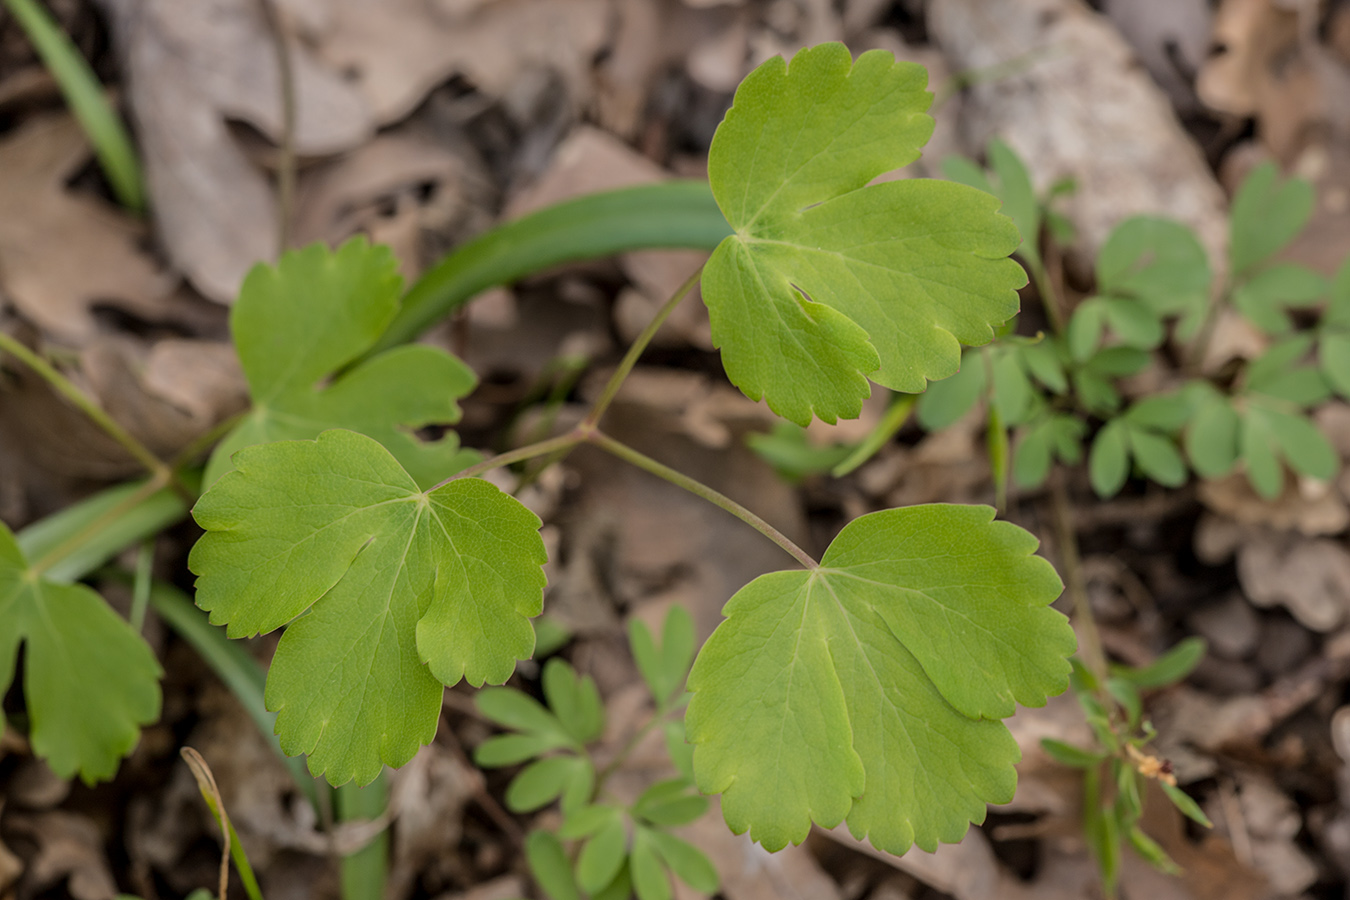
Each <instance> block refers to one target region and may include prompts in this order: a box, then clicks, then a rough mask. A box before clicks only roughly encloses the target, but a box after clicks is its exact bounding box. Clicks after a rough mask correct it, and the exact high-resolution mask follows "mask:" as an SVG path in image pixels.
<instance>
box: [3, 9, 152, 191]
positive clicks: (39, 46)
mask: <svg viewBox="0 0 1350 900" xmlns="http://www.w3.org/2000/svg"><path fill="white" fill-rule="evenodd" d="M4 3H5V7H6V8H7V9H8V10H9V11H10V14H11V15H13V16H14V18H15V20H16V21H18V23H19V25H20V26H22V27H23V30H24V33H25V34H26V35H28V40H30V41H32V43H33V48H34V49H35V50H37V52H38V55H39V56H41V57H42V61H43V62H44V63H45V64H46V66H47V69H48V70H49V71H50V72H51V73H52V77H53V78H55V79H56V83H57V84H58V85H60V86H61V93H63V94H64V95H65V98H66V103H67V104H68V105H69V106H70V111H71V112H72V113H74V114H75V118H76V119H78V120H79V122H80V125H81V126H82V127H83V128H84V133H85V134H86V135H88V137H89V142H90V143H91V144H93V145H94V152H95V153H96V154H97V155H98V161H99V165H101V166H102V167H103V172H104V174H105V175H107V176H108V184H109V185H110V186H111V187H112V189H113V193H114V194H116V195H117V199H118V201H119V202H120V203H121V204H122V205H123V206H125V207H126V208H127V209H129V210H131V211H132V212H135V213H137V214H140V213H143V212H145V180H144V179H143V178H142V176H141V165H140V162H139V161H138V160H137V158H136V150H135V147H133V146H132V143H131V138H130V137H129V136H128V135H127V131H126V129H125V128H124V127H123V126H122V120H121V119H119V118H118V116H117V113H116V112H115V111H114V110H113V108H112V104H110V103H109V102H108V97H107V94H106V93H105V92H104V90H103V85H101V84H99V81H98V78H97V77H96V76H95V75H94V71H93V69H91V68H89V63H87V62H85V59H84V57H83V56H81V55H80V51H79V50H78V49H76V47H75V45H74V44H73V43H71V41H70V38H68V37H66V35H65V33H64V32H63V31H61V29H60V27H58V26H57V24H56V22H55V21H54V20H53V19H52V17H51V16H50V15H49V14H48V13H47V11H46V10H44V9H43V8H42V7H41V6H40V5H38V3H37V2H36V0H4Z"/></svg>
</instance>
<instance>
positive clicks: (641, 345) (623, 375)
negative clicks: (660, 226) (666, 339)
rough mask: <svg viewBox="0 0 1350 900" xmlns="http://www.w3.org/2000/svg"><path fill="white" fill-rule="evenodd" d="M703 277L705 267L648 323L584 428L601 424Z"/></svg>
mask: <svg viewBox="0 0 1350 900" xmlns="http://www.w3.org/2000/svg"><path fill="white" fill-rule="evenodd" d="M702 276H703V267H702V266H699V267H698V270H697V271H696V272H694V274H692V275H690V276H689V277H688V278H687V279H685V282H684V284H682V285H680V286H679V287H678V288H676V289H675V293H673V294H671V295H670V299H669V300H667V301H666V302H665V304H664V305H663V306H662V307H661V309H660V310H659V311H658V312H657V313H656V316H655V317H654V318H653V319H652V320H651V321H650V322H648V323H647V327H646V328H644V329H642V333H641V334H639V335H638V336H637V337H636V338H635V339H634V340H633V344H632V346H630V347H629V348H628V352H627V353H625V354H624V356H623V359H622V360H621V361H620V362H619V367H618V368H617V369H615V370H614V374H613V375H611V376H609V381H607V382H606V383H605V388H604V390H603V391H601V392H600V399H599V400H596V401H595V406H593V407H591V411H590V412H589V413H587V415H586V419H585V421H584V422H583V423H582V424H583V427H591V428H594V427H595V426H597V425H599V424H600V418H601V416H603V415H604V414H605V410H607V409H609V405H610V404H611V403H613V402H614V398H615V397H617V396H618V394H619V388H621V387H623V383H624V380H625V379H627V378H628V373H629V372H632V371H633V366H635V365H637V361H638V357H640V356H641V355H642V351H644V350H646V349H647V345H648V344H650V343H651V342H652V338H654V337H656V332H658V331H660V330H661V326H662V325H664V324H665V322H666V319H668V318H670V314H671V313H673V312H674V311H675V307H677V306H679V305H680V301H681V300H683V299H684V298H685V295H686V294H688V293H689V292H690V291H691V290H693V289H694V285H696V284H698V280H699V278H701V277H702Z"/></svg>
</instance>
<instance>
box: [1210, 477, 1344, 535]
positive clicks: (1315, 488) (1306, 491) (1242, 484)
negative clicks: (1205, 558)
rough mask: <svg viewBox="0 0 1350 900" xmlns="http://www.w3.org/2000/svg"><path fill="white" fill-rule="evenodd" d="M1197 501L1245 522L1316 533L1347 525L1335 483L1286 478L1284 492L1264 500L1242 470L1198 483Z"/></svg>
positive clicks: (1327, 532)
mask: <svg viewBox="0 0 1350 900" xmlns="http://www.w3.org/2000/svg"><path fill="white" fill-rule="evenodd" d="M1196 494H1197V496H1199V498H1200V501H1201V502H1202V503H1204V505H1205V506H1206V507H1208V508H1209V509H1211V510H1213V511H1214V512H1216V513H1220V514H1221V515H1223V516H1225V517H1228V518H1230V519H1234V520H1236V521H1238V522H1241V523H1243V524H1246V525H1265V526H1269V527H1270V528H1273V529H1275V530H1277V531H1291V530H1296V531H1298V532H1299V533H1301V534H1305V535H1309V536H1316V535H1324V534H1340V533H1341V532H1342V531H1344V530H1345V528H1346V526H1347V525H1350V507H1347V505H1346V501H1345V496H1344V494H1343V492H1342V490H1341V488H1340V487H1339V485H1335V484H1332V485H1328V484H1325V483H1323V482H1314V481H1307V480H1299V481H1294V480H1293V479H1287V480H1286V483H1285V488H1284V492H1283V493H1282V494H1280V496H1279V497H1277V498H1276V499H1275V500H1267V499H1265V498H1264V497H1262V496H1261V495H1259V494H1257V493H1256V491H1255V490H1253V489H1252V486H1251V482H1250V481H1248V480H1247V475H1246V473H1245V472H1237V473H1234V474H1232V475H1228V476H1225V477H1223V478H1216V479H1211V480H1206V481H1202V482H1200V486H1199V488H1198V489H1197V491H1196Z"/></svg>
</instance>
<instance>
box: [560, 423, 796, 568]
mask: <svg viewBox="0 0 1350 900" xmlns="http://www.w3.org/2000/svg"><path fill="white" fill-rule="evenodd" d="M585 440H586V442H587V443H589V444H593V445H595V446H596V447H599V448H600V449H601V450H604V451H605V452H607V453H611V454H613V455H614V456H617V457H619V459H622V460H624V461H625V462H629V463H632V464H633V465H635V466H637V467H638V468H639V469H642V470H643V471H645V472H650V473H651V474H653V475H655V476H656V477H657V478H662V479H664V480H666V481H669V482H670V483H671V484H673V485H675V486H676V487H680V488H684V489H685V490H686V491H688V492H689V493H691V494H693V495H694V496H696V497H702V498H703V499H704V500H707V501H708V502H709V503H711V504H712V505H713V506H717V507H720V508H722V509H724V510H726V511H727V512H729V513H731V514H732V515H733V516H735V517H736V518H738V519H740V520H741V521H742V522H744V523H745V524H747V525H749V526H750V527H751V528H753V529H755V530H756V531H758V532H759V533H760V534H762V535H764V536H765V537H766V538H768V539H769V540H771V541H773V542H774V543H775V544H777V545H778V546H779V547H781V548H782V549H783V551H784V552H786V553H787V554H788V555H789V556H791V557H792V558H793V559H795V560H797V562H799V563H801V564H802V565H803V566H805V567H806V568H807V569H818V568H820V563H818V562H816V561H815V560H814V559H812V558H811V556H810V555H809V554H808V553H807V552H806V551H805V550H803V549H802V548H801V547H798V546H797V545H796V544H794V543H793V542H792V541H791V540H789V539H788V537H787V536H786V535H785V534H783V533H782V532H781V531H779V530H778V529H777V528H774V527H773V526H772V525H770V524H769V523H768V522H766V521H764V520H763V519H761V518H760V517H759V516H757V515H755V514H754V513H752V512H751V511H750V510H748V509H746V508H745V507H744V506H741V505H740V504H739V503H737V502H736V501H735V500H732V499H731V498H730V497H728V496H726V495H725V494H722V493H720V492H718V491H715V490H713V489H712V488H710V487H708V486H707V485H706V484H704V483H703V482H701V481H697V480H695V479H693V478H690V477H689V476H688V475H685V474H684V473H683V472H678V471H676V470H675V469H672V468H671V467H670V466H667V465H665V464H664V463H659V462H657V461H656V460H654V459H652V458H651V457H650V456H646V455H645V454H643V453H640V452H638V451H637V450H635V449H633V448H632V447H630V446H628V445H627V444H624V443H621V442H620V441H616V440H615V439H614V438H612V437H610V436H609V435H607V434H604V433H602V432H600V431H594V430H591V431H587V432H585Z"/></svg>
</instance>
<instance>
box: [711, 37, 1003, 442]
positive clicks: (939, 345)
mask: <svg viewBox="0 0 1350 900" xmlns="http://www.w3.org/2000/svg"><path fill="white" fill-rule="evenodd" d="M925 82H926V75H925V74H924V72H923V70H922V68H920V67H918V66H915V65H913V64H909V63H897V62H896V61H895V60H894V58H893V57H892V56H891V55H890V54H888V53H884V52H877V51H872V52H869V53H865V54H863V55H862V56H861V57H859V59H858V61H857V62H856V63H854V62H853V61H852V59H851V57H850V56H849V53H848V51H847V49H846V48H844V47H843V46H842V45H840V44H825V45H821V46H819V47H814V48H810V49H807V50H803V51H801V52H800V53H798V54H797V55H796V56H795V57H794V58H793V60H792V62H791V63H790V64H788V63H785V62H784V61H783V60H782V59H780V58H775V59H772V60H770V61H768V62H767V63H765V64H764V65H762V66H761V67H760V68H758V69H756V70H755V72H753V73H751V75H750V76H749V77H747V79H746V80H745V82H744V83H742V85H741V87H740V89H739V90H738V91H737V94H736V102H735V104H733V106H732V108H731V110H730V111H729V112H728V114H727V118H726V120H725V121H724V122H723V123H722V125H721V126H720V127H719V129H718V132H717V136H716V137H715V138H714V142H713V148H712V151H711V155H710V158H709V181H710V182H711V184H712V188H713V194H714V196H715V197H716V199H717V201H718V204H719V206H720V207H721V208H722V211H723V213H724V214H725V215H726V217H727V220H728V222H730V224H731V225H732V227H733V228H734V229H736V234H734V235H733V236H731V237H728V238H727V239H725V240H724V241H723V243H722V244H721V245H720V246H719V248H718V250H717V251H716V252H714V254H713V256H712V258H711V259H710V260H709V262H708V265H707V266H706V267H705V269H704V276H703V277H704V297H705V299H706V301H707V303H708V309H709V315H710V318H711V320H712V331H713V342H714V344H715V345H716V346H718V347H719V348H721V350H722V353H723V363H724V365H725V366H726V369H727V373H728V375H729V376H730V377H731V379H732V381H733V382H734V383H735V384H736V385H737V386H738V387H740V388H741V390H742V391H744V392H745V393H746V394H747V395H748V396H750V397H752V398H754V399H759V398H761V397H763V398H766V399H767V401H768V403H769V406H770V408H772V409H773V410H774V411H776V412H778V413H779V414H780V415H782V416H784V417H785V418H788V419H791V420H793V421H795V422H797V423H799V424H802V425H805V424H807V423H808V422H809V421H810V419H811V417H812V416H813V415H814V416H816V417H819V418H821V419H823V420H825V421H827V422H833V421H835V420H836V419H837V418H839V417H841V416H842V417H845V418H849V417H855V416H857V415H858V413H859V411H860V409H861V403H862V400H863V398H865V397H866V396H867V395H868V392H869V388H868V385H867V379H868V378H871V379H872V380H873V381H875V382H877V383H878V384H881V385H884V386H886V387H889V388H892V389H895V390H900V391H905V392H911V393H914V392H919V391H922V390H923V389H924V387H925V385H926V382H927V380H928V379H939V378H944V377H946V376H948V375H950V374H952V373H953V372H954V371H955V370H956V367H957V364H958V362H959V359H960V347H959V342H965V343H968V344H979V343H985V342H987V341H988V340H990V339H991V338H992V337H993V330H992V326H993V325H994V324H998V323H1001V322H1003V321H1005V320H1007V319H1008V318H1010V317H1011V316H1012V315H1013V314H1014V313H1015V312H1016V311H1017V298H1016V296H1015V293H1014V292H1015V290H1016V288H1018V287H1020V286H1021V285H1022V284H1024V283H1025V280H1026V277H1025V274H1024V273H1023V272H1022V270H1021V268H1020V267H1019V266H1018V265H1017V264H1016V263H1014V262H1012V261H1011V260H1008V259H1007V258H1006V257H1007V256H1008V255H1009V254H1010V253H1012V252H1013V251H1014V250H1015V249H1016V248H1017V245H1018V241H1019V237H1018V234H1017V229H1016V227H1015V226H1014V225H1013V224H1012V222H1011V221H1010V220H1008V219H1007V218H1006V217H1003V216H998V215H996V214H995V211H996V208H997V205H998V201H997V200H995V199H994V198H992V197H990V196H988V195H987V194H983V193H981V192H979V191H976V190H973V189H971V188H968V187H966V186H964V185H958V184H951V183H948V182H927V181H901V182H889V183H885V184H878V185H872V186H867V184H868V182H869V181H871V180H872V179H873V178H875V177H876V176H877V175H880V174H882V173H883V172H886V171H889V170H892V169H895V168H899V167H901V166H904V165H907V164H908V163H910V162H912V161H913V160H914V159H915V158H917V156H918V153H919V148H920V147H921V146H922V144H923V143H924V142H925V141H926V140H927V139H928V136H929V134H930V133H931V128H932V120H931V119H929V118H928V116H927V115H925V110H926V109H927V108H928V104H929V102H930V100H931V97H930V95H929V94H928V92H927V91H926V90H925V89H924V88H925ZM768 148H772V150H771V151H770V150H769V149H768Z"/></svg>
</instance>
